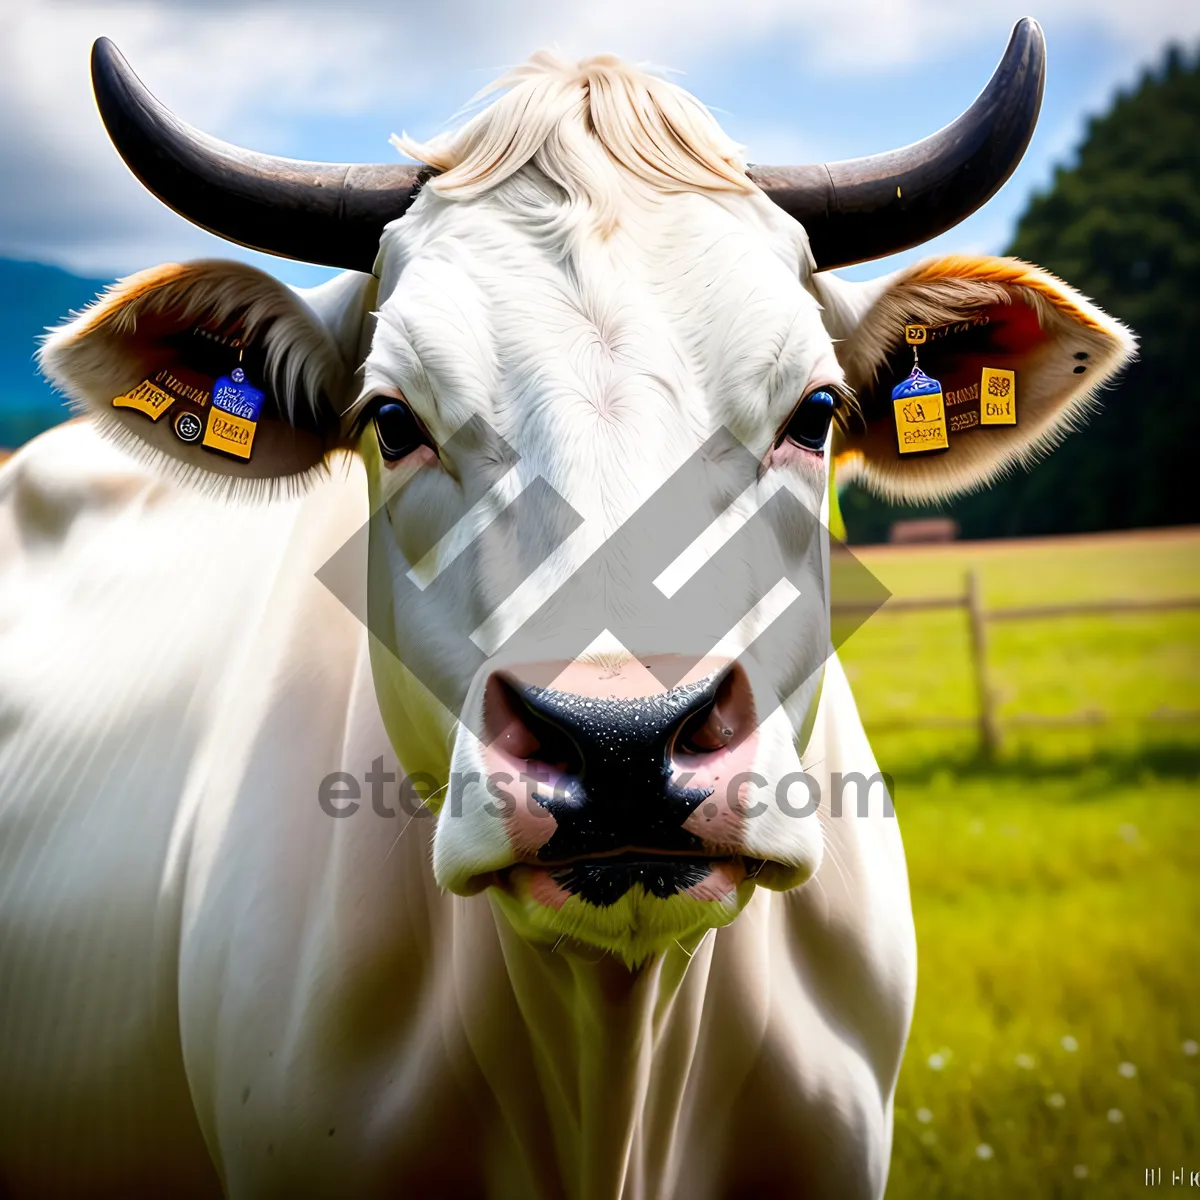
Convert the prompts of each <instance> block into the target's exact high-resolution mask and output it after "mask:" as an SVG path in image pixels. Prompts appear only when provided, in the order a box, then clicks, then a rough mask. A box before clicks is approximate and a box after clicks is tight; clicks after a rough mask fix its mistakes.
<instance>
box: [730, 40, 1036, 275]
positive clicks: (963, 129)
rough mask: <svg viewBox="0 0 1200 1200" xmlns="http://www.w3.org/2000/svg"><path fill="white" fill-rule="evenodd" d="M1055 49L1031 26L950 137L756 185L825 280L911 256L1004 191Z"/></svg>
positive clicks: (771, 175)
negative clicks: (799, 229) (788, 219)
mask: <svg viewBox="0 0 1200 1200" xmlns="http://www.w3.org/2000/svg"><path fill="white" fill-rule="evenodd" d="M1045 82H1046V40H1045V38H1044V37H1043V36H1042V29H1041V26H1040V25H1038V23H1037V22H1036V21H1035V20H1033V19H1032V18H1031V17H1024V18H1022V19H1021V20H1020V21H1018V22H1017V24H1016V26H1015V27H1014V28H1013V31H1012V36H1011V37H1010V38H1009V40H1008V49H1006V50H1005V52H1004V57H1003V58H1002V59H1001V60H1000V65H999V66H998V67H997V68H996V71H995V74H993V75H992V78H991V81H990V82H989V83H988V85H987V87H985V88H984V89H983V91H982V92H981V93H980V94H979V98H978V99H977V100H976V101H975V103H974V104H972V105H971V107H970V108H968V109H967V111H966V112H965V113H963V114H962V116H961V117H959V118H958V120H956V121H954V122H952V123H951V124H949V125H947V126H946V128H945V129H942V130H940V131H939V132H937V133H935V134H933V135H931V136H930V137H927V138H925V139H924V140H923V141H920V142H914V143H913V144H912V145H911V146H905V147H904V148H903V149H900V150H891V151H889V152H888V153H886V154H873V155H871V156H870V157H869V158H849V159H846V160H844V161H843V162H835V163H822V164H818V165H815V166H803V167H759V166H754V167H751V168H750V172H749V173H750V178H751V179H753V180H754V182H755V183H756V184H758V186H759V187H760V188H762V190H763V191H764V192H766V194H767V195H768V196H770V197H771V199H772V200H774V201H775V203H776V204H778V205H779V206H780V208H782V209H783V210H784V211H785V212H787V213H789V214H790V215H791V216H793V217H795V218H796V220H797V221H799V222H800V223H801V224H802V225H803V226H804V228H805V230H806V231H807V233H808V239H809V244H810V245H811V247H812V252H813V257H814V258H815V259H816V260H817V266H818V268H819V269H820V270H822V271H827V270H830V269H831V268H833V267H845V266H849V265H850V264H851V263H856V262H864V261H866V260H867V259H870V258H882V257H883V256H884V255H885V254H894V253H896V252H897V251H899V250H907V249H908V248H909V247H910V246H916V245H919V244H920V243H921V242H924V241H928V239H929V238H932V237H936V236H937V235H938V234H939V233H943V232H944V231H945V230H947V229H949V228H951V227H952V226H954V225H957V224H958V223H959V221H961V220H963V219H964V218H966V217H969V216H970V215H971V213H973V212H974V211H975V210H976V209H977V208H979V207H980V206H981V205H982V204H984V203H986V202H987V201H988V200H990V199H991V197H992V196H994V195H995V194H996V192H997V191H999V190H1000V187H1001V185H1002V184H1003V183H1004V181H1005V180H1006V179H1007V178H1008V177H1009V176H1010V175H1011V174H1012V173H1013V171H1014V170H1015V169H1016V166H1017V163H1019V162H1020V161H1021V156H1022V155H1023V154H1024V153H1025V147H1026V146H1028V145H1029V139H1030V138H1031V137H1032V136H1033V127H1034V125H1036V124H1037V118H1038V110H1039V109H1040V108H1041V106H1042V88H1043V87H1044V85H1045Z"/></svg>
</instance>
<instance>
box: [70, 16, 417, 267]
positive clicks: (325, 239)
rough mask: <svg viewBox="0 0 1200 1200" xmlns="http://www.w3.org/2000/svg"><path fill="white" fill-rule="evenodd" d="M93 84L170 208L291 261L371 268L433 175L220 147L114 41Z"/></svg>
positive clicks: (102, 45)
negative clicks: (167, 102) (163, 97)
mask: <svg viewBox="0 0 1200 1200" xmlns="http://www.w3.org/2000/svg"><path fill="white" fill-rule="evenodd" d="M92 87H93V89H94V90H95V93H96V104H97V106H98V107H99V109H100V116H101V117H102V119H103V120H104V125H105V128H106V129H107V130H108V135H109V137H111V138H112V140H113V145H115V146H116V148H117V151H118V152H119V153H120V155H121V157H122V158H123V159H124V160H125V162H126V165H127V166H128V167H129V169H130V170H131V171H132V172H133V173H134V174H135V175H136V176H137V177H138V178H139V179H140V180H141V181H142V183H144V184H145V185H146V187H147V188H149V189H150V191H152V192H153V193H154V194H155V195H156V196H157V197H158V198H159V199H160V200H161V201H162V202H163V203H164V204H166V205H168V206H169V207H171V208H173V209H174V210H175V211H176V212H177V213H179V214H180V215H181V216H184V217H186V218H187V219H188V220H189V221H193V222H195V223H196V224H197V225H199V226H201V227H202V228H204V229H207V230H208V231H209V232H210V233H215V234H217V235H218V236H220V237H223V238H228V239H229V240H230V241H233V242H239V243H240V244H241V245H243V246H250V247H252V248H254V249H255V250H264V251H266V252H267V253H268V254H278V255H281V256H282V257H284V258H297V259H301V260H302V261H304V262H313V263H322V264H324V265H326V266H330V267H349V268H352V269H353V270H357V271H370V270H371V268H372V267H373V266H374V263H375V256H376V255H377V254H378V252H379V238H380V235H381V234H382V233H383V228H384V226H385V225H386V224H387V223H388V222H389V221H392V220H395V219H396V218H397V217H399V216H401V215H402V214H403V213H404V211H405V209H407V208H408V206H409V204H411V203H412V199H413V196H414V195H415V193H416V190H417V188H418V186H419V184H420V174H421V172H422V171H423V170H424V168H420V167H409V166H403V165H401V164H400V163H395V164H386V165H365V164H355V163H318V162H300V161H297V160H296V159H291V158H276V157H274V156H273V155H270V154H258V153H255V152H254V151H251V150H242V149H240V148H239V147H237V146H231V145H229V143H227V142H222V141H218V140H217V139H216V138H213V137H209V136H208V135H207V134H205V133H201V132H200V131H199V130H198V129H193V128H192V126H190V125H186V124H185V123H184V122H183V121H181V120H179V118H178V117H176V116H175V115H174V114H173V113H172V112H171V111H170V110H169V109H168V108H166V107H165V106H164V105H163V104H161V103H159V101H158V100H156V99H155V98H154V96H152V95H151V94H150V92H149V91H148V90H147V88H146V87H145V85H144V84H143V83H142V81H141V80H140V79H138V77H137V76H136V75H135V74H134V73H133V71H132V70H131V69H130V66H129V64H128V63H127V62H126V61H125V59H124V57H123V56H122V54H121V52H120V51H119V50H118V49H117V48H116V46H114V45H113V44H112V42H110V41H109V40H108V38H100V39H99V40H98V41H97V42H96V44H95V45H94V46H93V47H92Z"/></svg>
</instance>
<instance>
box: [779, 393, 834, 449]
mask: <svg viewBox="0 0 1200 1200" xmlns="http://www.w3.org/2000/svg"><path fill="white" fill-rule="evenodd" d="M836 407H837V400H836V399H835V398H834V395H833V393H832V392H830V391H827V390H826V389H825V388H818V389H817V390H816V391H815V392H809V393H808V395H807V396H805V397H804V399H803V400H801V401H800V403H799V405H797V407H796V411H795V412H794V413H792V419H791V420H790V421H789V422H788V423H787V428H786V429H785V430H784V431H783V436H784V437H787V438H791V439H792V441H793V442H795V443H796V445H797V446H803V447H804V448H805V449H806V450H817V451H820V450H823V449H824V448H825V438H826V435H827V434H828V433H829V422H830V421H832V420H833V410H834V408H836Z"/></svg>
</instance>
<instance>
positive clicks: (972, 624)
mask: <svg viewBox="0 0 1200 1200" xmlns="http://www.w3.org/2000/svg"><path fill="white" fill-rule="evenodd" d="M940 609H963V610H965V612H966V614H967V624H968V631H969V633H970V648H971V669H972V674H973V676H974V680H975V696H976V707H977V715H975V716H970V717H953V716H936V715H932V716H925V717H905V718H901V719H892V720H887V721H869V722H867V728H868V729H870V730H872V731H873V732H893V731H898V730H904V729H915V728H925V729H967V728H974V729H978V731H979V748H980V752H981V753H982V755H983V756H984V757H985V758H989V759H990V758H992V757H994V756H995V754H996V753H997V751H998V750H999V749H1000V739H1001V733H1002V730H1003V728H1005V727H1007V728H1069V727H1083V726H1094V725H1104V724H1106V723H1107V722H1108V721H1109V720H1111V718H1110V717H1109V716H1108V715H1107V714H1106V713H1104V712H1102V711H1100V710H1098V709H1088V710H1086V711H1084V712H1079V713H1067V714H1064V715H1062V716H1049V715H1045V716H1044V715H1040V714H1018V715H1014V716H1009V717H1005V718H1004V719H1003V720H1002V719H1001V718H1000V717H999V716H998V715H997V712H996V691H995V689H994V688H993V686H992V682H991V678H990V676H989V673H988V625H989V624H991V623H992V622H993V621H1033V620H1044V619H1047V618H1054V617H1078V616H1098V615H1108V614H1110V613H1155V612H1184V611H1188V610H1192V609H1200V596H1183V597H1180V598H1178V599H1174V600H1121V599H1114V600H1095V601H1085V602H1081V603H1075V604H1032V605H1021V606H1018V607H1015V608H984V605H983V597H982V595H981V593H980V588H979V574H978V572H977V571H976V570H974V569H972V570H970V571H968V572H967V575H966V580H965V587H964V590H963V593H962V595H959V596H930V597H924V598H917V599H903V600H895V599H893V600H889V601H888V602H887V603H886V604H885V605H884V606H883V607H882V608H880V609H876V608H874V607H873V606H871V605H869V604H868V605H856V604H845V605H836V606H835V607H834V613H835V615H838V614H846V615H851V614H858V613H861V614H864V615H873V614H875V613H879V614H880V615H883V616H891V617H895V616H903V615H904V614H906V613H914V612H934V611H937V610H940ZM1148 719H1150V720H1154V721H1200V711H1194V710H1172V709H1158V710H1157V711H1155V712H1153V713H1151V714H1149V717H1148Z"/></svg>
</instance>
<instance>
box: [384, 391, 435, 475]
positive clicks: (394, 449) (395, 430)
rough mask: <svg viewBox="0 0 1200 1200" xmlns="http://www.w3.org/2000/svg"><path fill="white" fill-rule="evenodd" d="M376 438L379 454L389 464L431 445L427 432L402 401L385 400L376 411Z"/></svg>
mask: <svg viewBox="0 0 1200 1200" xmlns="http://www.w3.org/2000/svg"><path fill="white" fill-rule="evenodd" d="M375 436H376V437H377V438H378V439H379V452H380V453H381V454H382V455H383V457H384V458H386V459H387V460H388V462H397V461H399V460H400V459H402V458H406V457H407V456H408V455H410V454H411V453H412V452H413V451H414V450H416V449H417V448H418V447H419V446H427V445H428V444H429V438H428V436H427V435H426V433H425V430H424V429H422V428H421V424H420V422H419V421H418V420H417V418H416V417H415V416H414V415H413V411H412V409H411V408H409V407H408V405H407V404H405V403H404V402H403V401H402V400H385V401H384V402H383V403H382V404H380V406H379V407H378V408H377V409H376V410H375Z"/></svg>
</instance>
